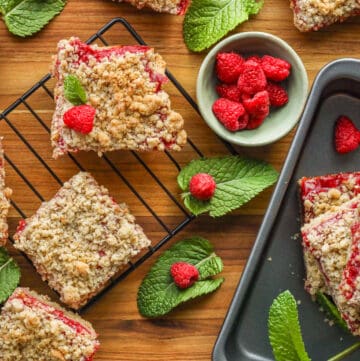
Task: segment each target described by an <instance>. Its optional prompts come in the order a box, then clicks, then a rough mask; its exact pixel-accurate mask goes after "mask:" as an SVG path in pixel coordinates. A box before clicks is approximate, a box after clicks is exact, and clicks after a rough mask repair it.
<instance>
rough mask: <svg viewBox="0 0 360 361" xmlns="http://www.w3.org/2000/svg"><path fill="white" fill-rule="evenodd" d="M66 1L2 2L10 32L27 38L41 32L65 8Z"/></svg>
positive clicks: (17, 0)
mask: <svg viewBox="0 0 360 361" xmlns="http://www.w3.org/2000/svg"><path fill="white" fill-rule="evenodd" d="M65 4H66V0H0V10H1V12H2V14H3V15H4V21H5V24H6V26H7V27H8V29H9V31H10V32H11V33H13V34H15V35H18V36H21V37H25V36H30V35H33V34H35V33H36V32H38V31H39V30H41V29H42V28H43V27H44V26H45V25H46V24H47V23H48V22H49V21H50V20H51V19H52V18H53V17H54V16H55V15H57V14H59V13H60V12H61V10H62V9H63V8H64V6H65Z"/></svg>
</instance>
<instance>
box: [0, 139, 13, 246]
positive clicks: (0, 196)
mask: <svg viewBox="0 0 360 361" xmlns="http://www.w3.org/2000/svg"><path fill="white" fill-rule="evenodd" d="M4 166H5V162H4V150H3V147H2V138H0V246H4V245H5V243H6V241H7V239H8V223H7V215H8V212H9V208H10V196H11V194H12V190H11V189H10V188H7V187H5V167H4Z"/></svg>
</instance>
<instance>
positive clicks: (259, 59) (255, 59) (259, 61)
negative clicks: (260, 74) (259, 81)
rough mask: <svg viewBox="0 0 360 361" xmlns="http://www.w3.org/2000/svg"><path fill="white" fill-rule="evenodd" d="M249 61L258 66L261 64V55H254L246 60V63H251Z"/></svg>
mask: <svg viewBox="0 0 360 361" xmlns="http://www.w3.org/2000/svg"><path fill="white" fill-rule="evenodd" d="M249 60H252V61H255V63H258V64H260V63H261V58H260V56H259V55H252V56H249V57H248V58H246V61H249Z"/></svg>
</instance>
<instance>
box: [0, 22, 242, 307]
mask: <svg viewBox="0 0 360 361" xmlns="http://www.w3.org/2000/svg"><path fill="white" fill-rule="evenodd" d="M115 25H120V26H121V28H122V29H121V30H120V31H122V32H123V31H125V32H128V33H129V34H130V35H131V37H132V38H133V39H135V40H136V41H137V42H138V43H139V44H142V45H146V43H145V42H144V40H143V39H142V38H141V37H140V35H139V34H138V33H137V32H136V31H135V30H134V28H133V27H132V26H131V25H130V24H129V23H128V22H127V21H126V20H125V19H123V18H115V19H113V20H112V21H110V22H109V23H108V24H106V25H105V26H104V27H102V28H101V29H100V30H99V31H98V32H97V33H96V34H94V35H93V36H92V37H91V38H90V39H89V40H88V41H87V43H88V44H91V43H94V42H100V43H102V44H103V45H105V46H107V45H109V42H108V41H107V39H106V35H107V33H108V32H109V30H110V29H112V28H113V27H114V26H115ZM166 74H167V76H168V78H169V79H170V81H171V83H172V84H173V85H174V86H175V87H176V89H177V90H178V91H179V93H180V94H181V96H183V97H184V98H185V99H186V101H187V103H188V104H189V105H190V106H191V107H192V108H193V109H194V111H195V112H197V113H198V108H197V105H196V103H195V101H194V100H193V99H192V97H191V96H190V95H189V94H188V93H187V92H186V90H185V89H184V88H183V87H182V86H181V84H180V83H179V82H178V81H177V79H176V78H175V77H174V76H173V75H172V74H171V73H170V72H169V71H167V72H166ZM50 79H51V76H50V74H48V75H46V76H44V77H43V78H42V79H41V80H40V81H39V82H38V83H36V84H35V85H34V86H33V87H31V88H30V89H29V90H28V91H27V92H25V93H24V94H23V95H22V96H21V97H20V98H19V99H17V100H16V101H15V102H14V103H13V104H12V105H11V106H9V107H8V108H7V109H6V110H4V111H3V112H2V113H1V114H0V120H1V121H3V122H5V124H6V126H7V127H8V128H9V132H13V133H14V136H15V138H16V137H17V138H18V139H20V140H21V142H22V146H24V147H23V148H24V150H23V152H24V158H22V157H20V158H22V159H21V160H22V161H24V160H26V158H27V156H26V154H29V156H28V157H31V158H34V159H36V162H37V164H40V165H41V167H42V168H43V171H44V172H45V173H46V174H47V175H48V176H49V177H50V178H52V181H53V182H54V183H55V186H54V187H57V188H59V186H62V185H63V181H62V179H61V178H62V177H61V176H59V174H58V173H59V172H56V171H54V169H53V166H52V165H50V161H49V160H48V159H47V158H48V157H45V156H44V155H42V154H40V152H38V151H37V149H36V146H35V145H33V144H32V142H31V141H29V140H28V137H27V134H26V133H25V132H26V131H27V130H26V129H23V128H24V123H20V124H19V123H18V122H16V121H14V120H12V119H11V118H12V116H13V115H14V114H15V113H16V112H17V113H18V114H23V113H26V114H27V116H28V117H30V119H31V121H35V122H37V123H38V126H39V125H40V128H42V130H43V131H45V132H46V133H48V134H50V126H49V124H48V123H49V122H47V121H45V120H44V119H43V115H42V114H41V112H39V111H37V110H35V106H34V105H31V102H30V101H29V98H30V97H32V96H33V95H34V94H36V93H37V92H40V91H41V92H42V93H44V94H45V97H50V98H51V100H52V99H53V94H52V91H51V90H50V89H49V88H50V86H48V85H49V84H48V83H49V81H50ZM48 100H49V99H48ZM1 123H2V122H1ZM0 131H1V129H0ZM5 138H6V136H5ZM14 142H15V141H14ZM219 143H222V146H223V147H225V151H226V152H227V153H231V154H237V152H236V150H235V149H234V148H233V147H232V146H231V145H230V144H228V143H226V142H224V141H222V140H220V141H219ZM188 144H189V146H190V150H191V151H192V152H193V153H194V156H196V157H203V156H204V155H203V153H202V152H201V150H200V149H199V148H198V147H197V146H196V145H195V144H194V143H193V142H192V141H191V139H188ZM18 147H19V144H18V143H16V144H15V148H18ZM19 151H20V150H19ZM25 152H26V154H25ZM129 154H130V155H131V157H134V159H135V160H134V161H136V162H137V164H138V165H140V166H141V167H142V169H143V170H144V171H145V172H146V173H147V176H148V177H150V179H151V180H152V181H153V182H154V184H156V185H157V187H158V188H159V189H161V191H162V192H163V194H164V195H165V196H166V197H167V198H168V201H169V202H171V203H172V205H173V206H174V207H176V208H177V209H178V211H179V214H180V215H181V217H177V221H176V222H172V223H171V224H168V223H167V222H166V221H165V220H164V217H163V216H161V215H159V214H158V212H157V211H156V209H154V206H153V205H151V204H150V203H149V202H148V201H147V200H146V199H145V197H144V196H143V195H142V194H141V192H140V191H139V190H138V189H136V187H135V186H134V185H133V183H132V182H131V180H129V178H128V177H127V176H126V175H125V173H124V170H123V169H121V167H120V166H119V165H118V164H117V163H116V161H114V160H112V159H111V156H108V155H103V157H102V158H101V159H102V161H103V162H105V163H106V165H107V167H108V168H109V169H110V170H111V171H112V172H113V173H114V174H115V175H116V176H117V178H119V179H120V180H121V181H122V182H123V183H124V185H125V188H127V189H128V190H130V192H131V193H132V194H133V195H134V196H135V197H136V198H137V199H138V201H139V202H140V204H141V205H142V207H143V208H144V209H146V211H147V212H148V213H150V215H151V216H152V217H153V219H154V220H155V221H156V223H157V224H158V227H159V228H160V230H161V232H160V231H159V232H158V233H159V234H162V237H159V238H160V240H159V241H157V242H156V243H154V244H152V245H151V246H150V247H149V248H148V250H147V251H146V252H145V253H143V254H141V255H140V256H139V257H138V258H137V259H136V260H135V261H133V262H129V264H128V266H127V267H126V269H123V270H122V271H121V273H119V274H117V275H116V276H114V277H113V278H112V279H111V280H110V281H109V283H108V284H107V285H106V287H105V288H103V289H102V291H100V292H99V293H98V294H97V295H96V296H94V297H93V298H92V299H91V300H90V301H89V302H88V303H87V304H86V305H85V306H84V307H83V308H82V309H81V310H80V311H79V312H81V311H83V310H84V309H86V308H88V307H89V306H90V305H91V304H93V303H94V302H95V301H96V300H98V299H99V298H100V297H101V296H102V295H103V294H105V293H106V292H108V291H109V290H110V289H111V288H113V287H114V286H115V285H116V284H118V283H119V282H120V281H121V280H123V279H124V278H125V277H126V276H128V275H129V274H130V273H131V272H132V271H134V270H135V269H136V268H138V267H139V266H140V265H141V264H142V263H144V262H145V261H146V260H147V259H148V258H149V257H150V256H151V255H152V254H154V253H155V252H156V251H157V250H159V249H160V248H161V247H162V246H163V245H164V244H165V243H167V242H168V241H169V240H170V239H171V238H172V237H173V236H175V235H176V234H177V233H178V232H179V231H181V230H182V229H183V228H184V227H185V226H186V225H187V224H189V223H190V222H191V221H192V220H193V219H194V216H193V215H192V214H190V213H189V212H188V211H187V210H186V209H185V208H184V206H183V205H182V202H181V200H180V199H179V196H178V195H176V194H174V191H173V190H170V189H169V187H168V186H167V185H166V184H164V183H163V182H162V180H161V179H160V177H159V176H157V174H156V171H154V170H152V168H151V167H150V166H149V165H148V161H146V160H144V156H143V155H142V154H138V153H136V152H129ZM68 157H69V158H70V162H73V166H74V165H75V167H76V168H77V170H81V171H85V170H88V169H87V167H85V166H83V164H82V162H81V160H79V159H78V157H77V155H72V154H69V155H68ZM164 157H167V158H168V161H169V163H170V164H173V165H174V166H175V168H176V171H179V170H180V169H181V165H180V163H179V161H178V160H177V159H176V157H175V156H174V154H171V153H169V152H167V151H166V152H165V155H164ZM13 158H14V157H13V156H11V155H9V154H8V153H7V152H6V149H5V160H6V162H7V163H8V165H10V167H11V168H12V170H13V171H14V172H15V173H16V177H18V178H19V179H21V181H22V182H23V184H24V185H25V186H26V187H28V190H29V191H31V192H32V193H33V195H34V196H35V198H37V200H38V201H40V202H44V201H45V198H46V197H44V196H43V195H42V193H41V192H40V191H39V189H38V188H39V187H38V185H34V183H35V182H34V181H32V180H31V179H30V178H31V177H30V176H29V175H26V174H25V173H24V172H23V171H22V170H21V166H20V164H19V163H20V162H18V159H17V160H15V161H14V160H13ZM16 163H17V164H16ZM35 171H36V170H35V168H34V172H35ZM99 183H101V182H99ZM20 203H21V202H18V201H15V200H12V206H13V208H14V209H15V210H16V212H17V213H18V214H19V216H20V217H21V218H27V217H29V216H30V215H31V213H29V212H27V211H25V210H24V209H23V208H24V207H23V206H22V205H21V204H20ZM27 213H29V214H27ZM165 218H166V217H165ZM179 218H180V219H179ZM10 240H11V241H12V239H11V238H10ZM23 256H24V257H25V258H27V257H26V255H25V254H23ZM27 260H28V261H29V262H30V264H31V265H32V263H31V261H30V260H29V259H28V258H27Z"/></svg>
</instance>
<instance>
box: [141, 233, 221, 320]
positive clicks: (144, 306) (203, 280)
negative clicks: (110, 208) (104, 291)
mask: <svg viewBox="0 0 360 361" xmlns="http://www.w3.org/2000/svg"><path fill="white" fill-rule="evenodd" d="M176 262H187V263H190V264H192V265H194V266H195V267H196V268H197V269H198V271H199V280H198V281H197V282H195V283H194V284H193V285H192V286H191V287H189V288H187V289H179V288H178V287H177V286H176V285H175V283H174V281H173V279H172V277H171V274H170V267H171V265H172V264H173V263H176ZM222 269H223V263H222V261H221V258H220V257H218V256H217V255H216V254H215V253H214V249H213V246H212V245H211V243H210V242H209V241H207V240H206V239H203V238H200V237H192V238H189V239H185V240H183V241H180V242H178V243H176V244H174V245H173V246H172V247H171V248H170V249H169V250H167V251H165V252H164V253H163V254H162V255H161V256H160V257H159V258H158V259H157V261H156V262H155V264H154V265H153V266H152V268H151V270H150V271H149V273H148V274H147V275H146V276H145V278H144V280H143V281H142V283H141V286H140V288H139V292H138V298H137V304H138V309H139V312H140V313H141V314H142V315H143V316H145V317H159V316H162V315H165V314H166V313H168V312H170V311H171V310H172V309H173V308H174V307H176V306H178V305H179V304H180V303H183V302H186V301H188V300H190V299H192V298H195V297H198V296H202V295H205V294H208V293H210V292H213V291H215V290H216V289H217V288H218V287H219V286H220V285H221V283H222V282H223V281H224V279H223V278H216V279H211V278H209V277H212V276H215V275H217V274H218V273H220V272H221V271H222Z"/></svg>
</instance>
